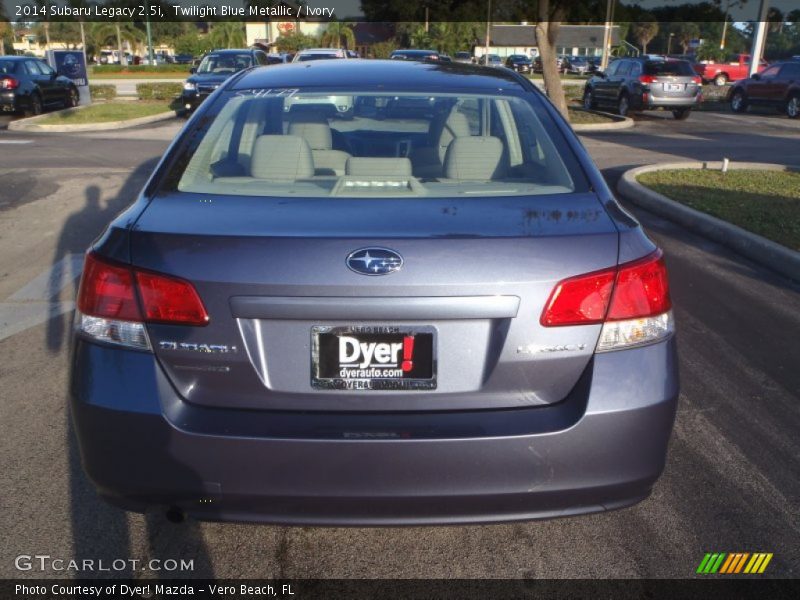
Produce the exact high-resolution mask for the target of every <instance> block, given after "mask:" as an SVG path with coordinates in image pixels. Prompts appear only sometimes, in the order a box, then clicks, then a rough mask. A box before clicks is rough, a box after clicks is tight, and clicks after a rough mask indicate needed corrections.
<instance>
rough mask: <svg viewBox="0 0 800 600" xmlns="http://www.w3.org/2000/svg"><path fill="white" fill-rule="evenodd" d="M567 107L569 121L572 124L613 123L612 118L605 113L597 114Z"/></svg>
mask: <svg viewBox="0 0 800 600" xmlns="http://www.w3.org/2000/svg"><path fill="white" fill-rule="evenodd" d="M568 108H569V121H570V123H572V124H573V125H583V124H586V123H614V119H612V118H611V117H607V116H605V115H598V114H595V113H591V112H586V111H585V110H580V109H577V108H575V107H572V106H570V107H568Z"/></svg>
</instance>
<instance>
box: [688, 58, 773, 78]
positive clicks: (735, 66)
mask: <svg viewBox="0 0 800 600" xmlns="http://www.w3.org/2000/svg"><path fill="white" fill-rule="evenodd" d="M766 68H767V63H766V62H764V61H763V60H762V61H761V62H760V63H759V65H758V70H759V71H763V70H764V69H766ZM694 70H695V71H696V72H697V74H698V75H700V77H702V78H703V81H704V82H708V81H713V82H714V83H715V84H716V85H725V84H726V83H728V82H730V81H739V80H742V79H747V76H748V75H749V73H750V55H749V54H740V55H739V56H738V57H737V58H736V59H735V60H732V61H730V62H721V63H715V62H699V63H697V64H695V65H694Z"/></svg>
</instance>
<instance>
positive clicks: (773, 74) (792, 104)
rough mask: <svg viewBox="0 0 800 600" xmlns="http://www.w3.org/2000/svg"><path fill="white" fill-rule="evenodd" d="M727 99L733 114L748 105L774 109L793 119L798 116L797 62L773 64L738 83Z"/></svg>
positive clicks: (799, 67) (799, 82)
mask: <svg viewBox="0 0 800 600" xmlns="http://www.w3.org/2000/svg"><path fill="white" fill-rule="evenodd" d="M729 99H730V103H731V110H733V111H734V112H744V111H746V110H747V107H748V106H774V107H776V108H778V109H779V110H782V111H785V112H786V114H787V115H788V116H789V117H790V118H792V119H796V118H797V117H798V116H800V62H797V61H789V62H783V63H775V64H774V65H771V66H770V67H768V68H767V69H765V70H764V71H762V72H761V73H756V74H755V75H753V76H752V77H751V78H749V79H745V80H743V81H739V82H738V83H736V84H735V85H734V86H733V88H731V91H730V96H729Z"/></svg>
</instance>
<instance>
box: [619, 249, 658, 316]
mask: <svg viewBox="0 0 800 600" xmlns="http://www.w3.org/2000/svg"><path fill="white" fill-rule="evenodd" d="M670 308H672V302H671V300H670V297H669V284H668V282H667V268H666V266H665V265H664V257H663V256H662V254H661V251H660V250H657V251H656V252H654V253H653V254H651V255H650V256H646V257H645V258H643V259H641V260H638V261H634V262H631V263H627V264H625V265H622V266H621V267H620V269H619V271H618V272H617V280H616V283H615V284H614V293H613V295H612V296H611V307H610V308H609V309H608V316H607V317H606V320H608V321H622V320H624V319H635V318H641V317H652V316H653V315H658V314H661V313H664V312H667V311H668V310H669V309H670Z"/></svg>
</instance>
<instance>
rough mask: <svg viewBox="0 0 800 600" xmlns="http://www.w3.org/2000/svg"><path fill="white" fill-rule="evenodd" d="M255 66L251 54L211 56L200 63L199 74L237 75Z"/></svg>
mask: <svg viewBox="0 0 800 600" xmlns="http://www.w3.org/2000/svg"><path fill="white" fill-rule="evenodd" d="M252 64H253V57H252V56H250V55H249V54H209V55H208V56H206V57H205V58H204V59H203V62H201V63H200V67H199V68H198V69H197V72H198V73H235V72H237V71H241V70H242V69H246V68H248V67H250V66H251V65H252Z"/></svg>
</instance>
